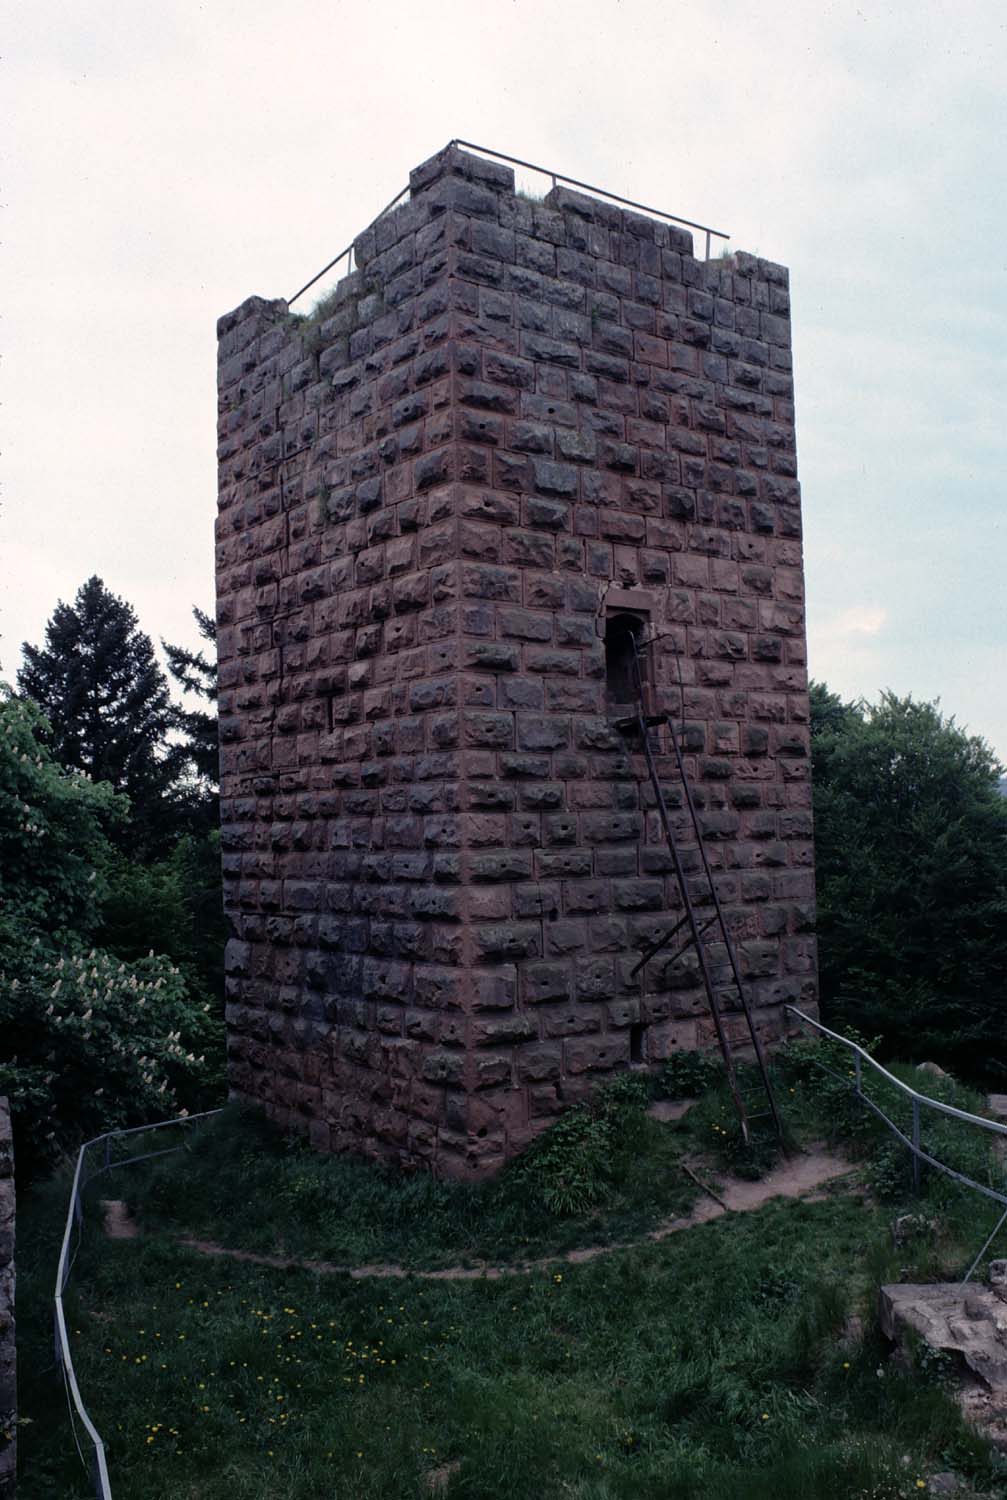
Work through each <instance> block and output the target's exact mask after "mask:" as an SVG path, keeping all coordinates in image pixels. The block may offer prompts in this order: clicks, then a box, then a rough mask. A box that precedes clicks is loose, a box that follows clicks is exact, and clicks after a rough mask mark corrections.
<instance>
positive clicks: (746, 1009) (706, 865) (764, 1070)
mask: <svg viewBox="0 0 1007 1500" xmlns="http://www.w3.org/2000/svg"><path fill="white" fill-rule="evenodd" d="M665 722H666V724H667V726H668V732H669V734H670V735H671V744H672V748H673V750H674V752H675V761H676V763H677V766H678V774H679V777H680V779H681V782H682V789H683V791H684V793H685V801H686V805H687V806H688V809H689V816H690V817H691V819H692V826H693V828H694V829H695V832H696V843H697V845H698V846H699V855H700V859H701V860H702V862H703V870H704V873H705V875H706V878H707V881H708V882H709V886H710V895H711V896H712V898H713V905H714V908H715V910H716V914H717V920H718V922H719V924H720V930H721V933H722V934H723V938H724V946H725V948H726V949H727V956H728V959H729V960H730V964H731V973H732V974H733V976H734V983H735V985H736V986H737V989H738V998H739V1000H740V1001H741V1009H742V1013H743V1014H744V1017H745V1022H746V1025H747V1027H748V1033H749V1035H750V1036H751V1038H752V1045H753V1046H754V1048H755V1056H756V1060H757V1062H758V1065H759V1072H760V1073H761V1075H762V1081H763V1084H764V1085H765V1090H766V1096H767V1098H768V1100H769V1107H770V1109H771V1110H772V1113H773V1122H774V1124H775V1125H776V1129H777V1131H778V1132H779V1133H780V1134H781V1135H782V1133H783V1122H782V1120H781V1119H780V1112H779V1109H778V1108H777V1104H776V1096H775V1094H774V1092H773V1086H772V1084H771V1083H770V1081H769V1071H768V1067H767V1064H766V1054H765V1050H764V1048H763V1046H762V1042H761V1040H760V1038H759V1034H758V1032H757V1031H756V1028H755V1022H754V1021H753V1019H752V1011H751V1007H750V1005H749V1003H748V996H747V995H746V993H745V986H744V985H743V984H742V982H741V974H740V972H739V969H738V960H737V956H736V954H735V951H734V943H733V942H732V941H731V935H730V933H729V932H728V930H727V922H726V920H725V918H724V909H723V907H722V906H721V903H720V896H719V894H718V891H717V886H716V882H715V881H714V878H713V871H712V870H711V869H710V862H709V860H708V859H707V857H706V846H705V844H704V842H703V835H702V830H701V828H700V826H699V816H698V814H697V812H696V804H695V802H694V801H693V798H692V788H691V787H690V785H689V778H688V776H687V775H686V772H685V762H684V760H683V758H682V751H681V747H680V746H679V743H678V736H677V735H676V733H675V726H674V724H673V723H672V722H671V716H670V715H666V717H665Z"/></svg>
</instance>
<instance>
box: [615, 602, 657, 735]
mask: <svg viewBox="0 0 1007 1500" xmlns="http://www.w3.org/2000/svg"><path fill="white" fill-rule="evenodd" d="M646 625H647V617H646V615H644V614H643V613H642V612H637V613H632V614H631V613H629V612H628V611H626V610H619V611H618V612H617V613H613V614H610V615H609V616H608V618H607V619H606V621H605V706H606V708H607V710H608V712H609V713H620V714H626V713H635V712H636V710H637V709H638V708H639V707H640V706H641V703H642V698H643V689H644V688H645V686H646V682H647V657H648V652H646V651H644V650H643V649H642V646H643V634H644V630H645V628H646Z"/></svg>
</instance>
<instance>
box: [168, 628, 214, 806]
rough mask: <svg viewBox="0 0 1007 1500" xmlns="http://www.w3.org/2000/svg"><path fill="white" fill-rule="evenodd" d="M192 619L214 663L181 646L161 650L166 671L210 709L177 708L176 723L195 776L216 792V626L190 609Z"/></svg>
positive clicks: (202, 654)
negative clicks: (165, 658)
mask: <svg viewBox="0 0 1007 1500" xmlns="http://www.w3.org/2000/svg"><path fill="white" fill-rule="evenodd" d="M192 613H193V617H194V619H195V621H196V626H197V629H198V630H199V633H200V635H201V636H202V638H203V640H204V641H206V642H208V644H209V645H210V646H212V647H213V660H212V661H211V660H209V659H208V658H207V657H206V655H205V654H204V652H203V651H189V650H187V649H186V648H185V647H184V646H169V644H168V642H167V641H165V640H162V642H161V647H162V649H163V651H164V654H165V656H166V657H167V658H168V671H169V672H170V673H171V675H172V677H173V678H174V679H175V681H176V682H177V683H178V685H179V687H180V688H182V689H184V691H185V692H187V693H193V694H195V695H196V697H198V698H202V699H203V700H204V702H206V703H209V704H210V705H211V707H212V709H213V711H212V712H207V711H206V710H205V709H198V708H197V709H178V710H177V714H176V723H177V725H178V727H179V728H180V729H181V730H182V732H183V733H184V734H185V736H186V749H187V751H188V754H189V759H190V760H191V762H192V765H193V768H194V769H195V771H196V774H197V776H198V777H199V778H200V779H201V781H202V782H203V783H204V785H205V786H206V787H207V788H208V789H210V791H211V792H212V791H215V790H216V786H217V782H218V780H219V775H220V766H219V746H218V743H217V714H216V704H217V661H216V656H217V627H216V625H215V623H214V621H213V619H212V617H211V616H210V615H208V614H204V612H203V611H202V610H201V609H199V608H198V607H196V606H194V607H193V611H192Z"/></svg>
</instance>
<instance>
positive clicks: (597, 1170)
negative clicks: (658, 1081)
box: [510, 1073, 649, 1215]
mask: <svg viewBox="0 0 1007 1500" xmlns="http://www.w3.org/2000/svg"><path fill="white" fill-rule="evenodd" d="M648 1094H649V1090H648V1085H647V1082H646V1080H645V1079H644V1078H642V1077H641V1076H640V1075H638V1074H635V1073H622V1074H620V1075H619V1076H618V1077H617V1078H614V1079H612V1080H611V1082H609V1083H606V1084H602V1086H601V1087H600V1088H598V1089H597V1090H596V1091H595V1093H594V1094H593V1095H592V1097H591V1098H590V1099H589V1100H586V1101H585V1102H584V1103H582V1104H575V1105H574V1106H573V1108H572V1109H568V1110H567V1111H566V1113H565V1114H564V1115H561V1116H560V1118H559V1119H558V1120H557V1121H556V1123H555V1125H551V1126H550V1127H549V1129H548V1130H547V1131H546V1132H545V1133H544V1134H543V1135H540V1136H539V1138H538V1140H536V1141H534V1142H533V1143H532V1145H531V1146H530V1147H529V1148H528V1150H527V1151H526V1152H525V1153H524V1154H523V1156H521V1157H520V1158H519V1159H518V1160H517V1162H515V1163H514V1165H513V1167H511V1168H510V1173H511V1176H512V1177H513V1179H514V1180H515V1181H517V1182H519V1183H520V1184H521V1185H522V1186H523V1187H524V1188H525V1189H526V1190H530V1191H531V1192H532V1193H534V1194H535V1195H536V1196H537V1197H538V1198H539V1200H540V1201H541V1203H542V1206H543V1207H544V1208H546V1209H548V1211H549V1212H550V1213H553V1214H559V1215H573V1214H581V1213H585V1212H586V1211H587V1210H588V1209H590V1208H592V1207H593V1206H594V1205H595V1204H597V1203H599V1202H601V1200H602V1199H603V1198H604V1197H605V1195H606V1192H607V1191H608V1188H609V1186H610V1184H611V1183H612V1182H613V1181H614V1180H616V1179H617V1178H618V1176H619V1174H620V1170H621V1169H622V1168H623V1166H624V1158H625V1153H626V1152H627V1151H629V1150H632V1148H633V1145H634V1143H635V1142H636V1141H637V1140H638V1139H639V1136H640V1134H641V1133H642V1130H643V1128H644V1122H645V1117H646V1116H645V1112H646V1108H647V1099H648Z"/></svg>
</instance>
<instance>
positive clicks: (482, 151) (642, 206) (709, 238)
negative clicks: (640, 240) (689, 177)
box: [287, 138, 731, 307]
mask: <svg viewBox="0 0 1007 1500" xmlns="http://www.w3.org/2000/svg"><path fill="white" fill-rule="evenodd" d="M452 146H459V147H461V148H462V149H464V150H466V151H477V152H478V153H479V155H480V156H490V157H492V158H493V160H494V161H505V162H509V163H510V165H511V166H513V167H521V168H522V169H523V170H524V171H526V172H538V173H540V174H541V175H542V176H543V177H548V178H550V180H551V182H552V185H553V187H557V186H558V185H559V184H560V183H564V184H565V185H566V186H568V187H573V188H579V189H580V191H581V192H584V193H590V194H591V196H592V197H594V198H604V199H606V200H607V201H608V202H610V203H618V204H621V205H622V207H623V208H632V209H636V210H637V212H639V213H643V214H648V215H650V216H651V217H653V218H657V219H667V220H668V222H669V223H671V224H681V225H683V226H684V227H685V228H686V229H696V230H698V231H699V233H700V234H703V235H705V236H706V254H705V257H704V258H705V259H706V260H709V259H710V251H711V248H712V243H713V241H714V240H715V239H717V240H729V239H730V238H731V236H730V234H729V233H728V232H727V231H726V230H723V229H713V228H711V226H710V225H709V224H699V223H697V221H696V220H695V219H684V218H683V217H682V215H681V214H672V213H668V212H667V211H666V210H665V209H663V208H650V207H648V205H647V204H646V203H638V202H637V201H636V200H635V199H633V198H623V197H622V196H621V194H619V193H610V192H609V191H608V189H607V188H600V187H592V185H591V184H590V183H588V182H581V181H580V179H579V178H577V177H568V176H567V175H566V173H565V172H556V171H554V170H553V168H552V167H540V166H538V165H537V163H535V162H531V161H522V159H521V158H520V157H519V156H508V155H506V153H505V152H503V151H494V150H493V149H492V148H491V147H490V146H477V145H476V144H475V142H474V141H463V140H459V139H457V138H456V139H455V140H453V141H449V142H448V144H447V147H446V148H445V149H446V150H448V151H450V150H451V148H452ZM408 193H409V185H408V183H407V184H406V186H405V187H404V188H403V189H402V190H401V192H398V193H396V195H395V197H394V198H393V199H392V200H391V202H390V203H386V204H385V206H384V208H383V209H382V210H381V212H380V213H379V214H377V215H376V216H375V217H374V218H373V219H372V220H371V222H370V224H368V225H367V226H366V228H365V229H363V230H361V234H366V233H367V230H368V229H371V228H373V226H374V225H375V224H376V223H377V222H378V220H379V219H383V218H384V216H385V214H387V213H390V212H391V210H392V209H393V208H396V207H397V206H398V204H399V203H401V202H402V200H403V198H405V197H407V196H408ZM359 238H360V234H356V235H354V236H353V239H352V240H351V241H350V243H349V244H348V245H347V246H346V248H345V249H344V250H340V252H339V254H338V255H336V256H334V257H333V258H332V260H330V261H329V263H328V265H325V266H323V267H322V269H321V270H320V271H319V272H318V273H317V275H315V276H312V278H311V280H310V281H306V282H305V283H304V285H303V286H302V287H301V288H300V290H299V291H296V292H295V293H294V295H293V296H292V297H288V298H287V306H288V307H291V306H292V305H293V304H294V303H295V302H296V301H297V299H298V297H302V296H303V295H304V293H305V292H306V291H308V290H309V289H310V288H311V287H313V286H315V284H316V283H317V282H319V281H321V279H322V277H323V276H325V275H327V274H328V272H329V271H331V270H333V268H334V267H335V266H338V264H339V262H340V261H341V260H345V261H346V269H347V273H349V272H350V271H352V269H353V246H354V243H355V241H356V240H358V239H359Z"/></svg>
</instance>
